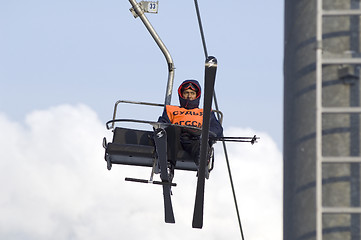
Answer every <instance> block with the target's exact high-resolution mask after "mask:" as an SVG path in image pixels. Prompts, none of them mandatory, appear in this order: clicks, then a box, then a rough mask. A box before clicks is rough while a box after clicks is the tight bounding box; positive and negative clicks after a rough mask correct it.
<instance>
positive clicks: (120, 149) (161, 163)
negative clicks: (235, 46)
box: [103, 0, 259, 228]
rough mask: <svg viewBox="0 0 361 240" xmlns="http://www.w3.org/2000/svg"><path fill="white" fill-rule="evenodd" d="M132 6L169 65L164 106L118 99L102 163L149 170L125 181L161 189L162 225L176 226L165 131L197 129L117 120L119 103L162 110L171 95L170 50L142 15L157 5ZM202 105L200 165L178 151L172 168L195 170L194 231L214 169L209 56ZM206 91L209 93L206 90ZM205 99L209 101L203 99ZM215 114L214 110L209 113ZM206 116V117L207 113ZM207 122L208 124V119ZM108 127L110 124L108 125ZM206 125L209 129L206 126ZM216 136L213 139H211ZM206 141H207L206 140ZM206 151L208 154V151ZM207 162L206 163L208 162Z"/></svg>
mask: <svg viewBox="0 0 361 240" xmlns="http://www.w3.org/2000/svg"><path fill="white" fill-rule="evenodd" d="M129 2H130V3H131V5H132V6H133V7H132V8H131V9H130V10H131V12H132V13H133V15H134V17H138V16H139V17H140V19H141V20H142V22H143V23H144V25H145V26H146V28H147V29H148V31H149V33H150V34H151V35H152V37H153V39H154V40H155V42H156V43H157V45H158V46H159V48H160V49H161V51H162V52H163V54H164V56H165V58H166V61H167V65H168V82H167V89H166V96H165V103H164V104H155V103H147V102H133V101H125V100H119V101H117V102H116V104H115V107H114V113H113V119H112V120H110V121H108V122H107V123H106V127H107V129H108V130H112V131H113V140H112V142H107V140H106V138H103V147H104V148H105V157H104V158H105V161H106V162H107V168H108V170H111V168H112V165H113V164H123V165H133V166H143V167H151V168H152V171H151V176H150V179H149V180H144V179H136V178H126V179H125V180H127V181H134V182H143V183H153V184H159V185H162V186H163V199H164V213H165V222H166V223H175V220H174V214H173V208H172V202H171V190H170V189H171V186H176V184H175V183H173V182H172V181H170V179H169V176H168V159H167V128H168V127H169V126H173V127H176V128H189V129H192V130H198V131H199V129H198V128H195V127H192V126H180V125H174V124H166V123H159V122H154V121H145V120H137V119H118V118H117V117H116V116H117V108H118V104H120V103H129V104H140V105H148V106H158V107H165V106H166V105H170V103H171V96H172V90H173V82H174V70H175V68H174V64H173V60H172V58H171V55H170V54H169V51H168V50H167V48H166V47H165V45H164V43H163V42H162V41H161V39H160V38H159V36H158V35H157V33H156V32H155V30H154V28H153V27H152V25H151V24H150V22H149V21H148V19H147V18H146V17H145V15H144V12H151V13H156V12H157V11H154V9H156V10H157V9H158V6H157V5H158V2H149V1H141V2H140V3H137V2H136V0H129ZM205 67H206V71H205V86H206V87H205V94H206V95H205V100H204V102H205V106H207V107H204V119H203V129H202V136H207V137H204V138H202V141H201V149H200V150H201V155H200V162H199V163H200V165H199V167H198V166H197V165H196V164H195V159H192V157H191V156H190V155H189V154H188V153H187V152H185V151H184V150H182V149H180V150H179V151H178V152H177V154H176V158H177V161H176V166H175V169H178V170H187V171H198V181H197V193H196V204H195V210H194V216H193V224H192V226H193V227H194V228H202V224H203V198H204V178H208V177H209V172H210V171H211V170H212V169H213V166H214V156H213V148H212V147H211V148H208V147H206V146H208V136H210V137H212V135H215V134H213V133H212V132H209V124H204V123H205V118H206V115H207V116H209V112H210V111H211V104H212V95H213V91H214V89H213V87H214V80H215V72H216V68H217V60H216V58H214V57H209V58H207V59H206V63H205ZM207 86H208V87H207ZM207 88H208V89H209V91H207ZM206 99H208V100H206ZM212 111H215V110H212ZM215 112H218V114H217V115H218V116H219V119H218V120H219V122H220V123H221V124H222V119H223V114H222V113H221V112H220V111H215ZM206 113H207V114H206ZM207 118H208V121H209V117H207ZM121 122H133V123H141V124H150V125H151V126H152V127H153V131H145V130H139V129H130V128H124V127H115V124H116V123H121ZM110 124H111V125H110ZM206 125H208V127H206ZM213 137H215V136H213ZM206 139H207V140H206ZM257 139H259V138H258V137H256V136H254V137H235V138H230V137H228V138H226V137H222V138H218V139H217V141H237V142H251V143H252V144H253V143H254V142H256V140H257ZM208 149H209V151H208ZM207 159H208V161H207ZM158 173H160V178H161V181H154V180H153V177H154V174H158Z"/></svg>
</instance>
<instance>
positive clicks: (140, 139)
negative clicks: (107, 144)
mask: <svg viewBox="0 0 361 240" xmlns="http://www.w3.org/2000/svg"><path fill="white" fill-rule="evenodd" d="M153 134H154V133H153V132H152V131H145V130H136V129H128V128H120V127H116V128H115V130H114V135H113V143H116V144H136V145H146V146H154V143H153Z"/></svg>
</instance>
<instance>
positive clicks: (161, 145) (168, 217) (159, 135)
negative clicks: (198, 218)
mask: <svg viewBox="0 0 361 240" xmlns="http://www.w3.org/2000/svg"><path fill="white" fill-rule="evenodd" d="M154 142H155V146H156V150H157V154H158V160H159V165H160V178H161V179H162V182H164V183H165V184H164V185H163V199H164V218H165V222H166V223H175V219H174V213H173V207H172V199H171V189H170V188H171V184H170V183H169V178H168V171H167V170H168V169H167V133H166V131H165V130H164V129H162V128H158V129H156V130H155V136H154Z"/></svg>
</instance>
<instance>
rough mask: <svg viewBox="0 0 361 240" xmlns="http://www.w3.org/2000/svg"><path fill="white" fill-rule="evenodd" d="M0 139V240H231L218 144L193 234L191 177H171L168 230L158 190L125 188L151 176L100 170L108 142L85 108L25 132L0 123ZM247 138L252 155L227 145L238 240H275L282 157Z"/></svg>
mask: <svg viewBox="0 0 361 240" xmlns="http://www.w3.org/2000/svg"><path fill="white" fill-rule="evenodd" d="M0 131H1V133H2V134H1V135H0V144H1V146H2V147H1V148H0V157H1V158H0V188H1V192H0V212H1V215H0V239H37V240H41V239H62V240H63V239H90V240H91V239H109V240H111V239H119V238H121V239H160V236H161V237H162V239H163V238H165V239H190V240H192V239H203V238H204V239H240V232H239V228H238V222H237V217H236V213H235V208H234V203H233V197H232V192H231V188H230V184H229V178H228V173H227V168H226V164H225V160H224V157H223V153H222V148H221V144H220V143H218V144H217V145H216V148H217V149H216V150H217V152H216V165H215V169H214V170H213V172H212V173H211V178H210V179H209V180H208V181H207V182H206V195H205V213H204V214H205V215H204V217H205V218H204V227H203V229H202V230H198V229H192V228H191V222H192V214H193V205H194V195H195V184H196V177H195V173H194V172H179V171H178V172H176V176H175V179H174V181H175V182H177V184H178V186H177V187H175V188H173V193H174V195H173V198H172V200H173V208H174V213H175V217H176V224H165V223H164V222H163V199H162V189H161V187H160V186H155V185H146V184H137V183H129V182H125V181H124V177H137V178H148V177H149V174H150V169H148V168H137V167H130V166H113V169H112V170H111V171H110V172H109V171H108V170H107V169H106V163H105V161H104V160H103V157H104V156H103V155H104V150H103V148H102V146H101V143H102V138H103V137H104V136H107V138H108V140H111V133H110V132H108V131H107V130H106V129H105V125H104V123H102V122H100V121H99V119H98V118H97V115H96V114H95V113H94V112H93V111H92V110H91V109H89V108H88V107H87V106H85V105H77V106H70V105H61V106H58V107H54V108H51V109H47V110H43V111H34V112H32V113H30V114H29V115H28V116H27V118H26V120H25V123H24V124H23V123H17V122H15V123H14V122H11V121H10V120H9V119H7V117H6V116H5V115H4V114H0ZM253 134H255V131H253V130H251V129H239V128H232V129H227V131H226V135H228V136H229V135H232V136H253ZM256 134H257V135H259V136H260V137H261V139H260V141H259V143H257V144H255V145H253V146H252V145H251V144H246V143H230V144H227V147H228V155H229V157H230V164H231V169H232V174H233V180H234V184H235V188H236V193H237V198H238V204H239V208H240V215H241V220H242V224H243V230H244V234H245V237H246V239H247V240H258V239H262V240H267V239H270V240H274V239H281V238H282V236H281V234H282V226H281V223H282V209H281V204H282V197H281V195H282V193H281V190H282V163H281V162H282V156H281V153H280V152H279V150H278V149H277V147H276V144H275V143H274V141H273V140H272V139H271V138H270V137H269V136H268V135H267V134H266V133H256ZM157 177H158V176H157Z"/></svg>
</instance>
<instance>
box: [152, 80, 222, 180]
mask: <svg viewBox="0 0 361 240" xmlns="http://www.w3.org/2000/svg"><path fill="white" fill-rule="evenodd" d="M178 96H179V102H180V106H179V107H178V106H172V105H166V106H165V108H164V111H163V114H162V116H161V117H159V119H158V122H163V123H172V124H177V125H186V126H192V127H197V128H200V130H201V128H202V123H203V109H201V108H198V106H199V101H200V96H201V87H200V85H199V83H198V81H196V80H185V81H184V82H183V83H182V84H181V85H180V86H179V88H178ZM166 130H167V135H168V145H169V146H170V148H169V150H170V151H168V152H169V154H168V159H169V162H170V166H169V167H170V169H171V175H173V174H174V166H175V164H176V161H177V159H176V154H177V150H178V149H179V146H178V145H177V144H178V143H180V145H181V146H182V148H183V149H184V150H185V151H186V152H188V153H189V154H190V155H191V157H192V158H193V159H194V160H195V163H196V164H197V165H198V164H199V154H200V141H199V140H200V133H201V131H200V130H199V131H197V130H193V129H187V128H175V127H168V128H167V129H166ZM210 131H211V132H212V133H214V134H216V136H217V137H221V136H222V135H223V128H222V126H221V124H220V123H219V122H218V120H217V119H216V117H215V115H214V112H211V117H210ZM177 139H179V141H177Z"/></svg>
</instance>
